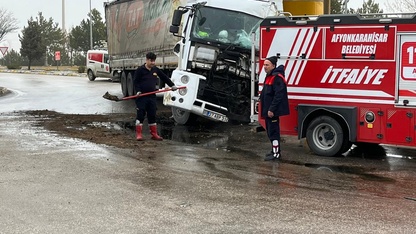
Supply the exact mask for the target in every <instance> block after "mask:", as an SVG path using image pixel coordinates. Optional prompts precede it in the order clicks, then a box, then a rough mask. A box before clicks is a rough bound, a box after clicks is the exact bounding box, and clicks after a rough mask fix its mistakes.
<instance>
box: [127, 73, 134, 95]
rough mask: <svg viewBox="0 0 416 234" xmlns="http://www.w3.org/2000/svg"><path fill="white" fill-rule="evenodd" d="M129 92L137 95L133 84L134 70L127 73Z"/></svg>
mask: <svg viewBox="0 0 416 234" xmlns="http://www.w3.org/2000/svg"><path fill="white" fill-rule="evenodd" d="M127 92H128V95H135V92H134V84H133V72H129V74H127Z"/></svg>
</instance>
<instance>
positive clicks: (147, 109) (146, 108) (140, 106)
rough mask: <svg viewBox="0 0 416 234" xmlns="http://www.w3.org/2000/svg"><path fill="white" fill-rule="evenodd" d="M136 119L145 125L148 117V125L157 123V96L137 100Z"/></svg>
mask: <svg viewBox="0 0 416 234" xmlns="http://www.w3.org/2000/svg"><path fill="white" fill-rule="evenodd" d="M136 109H137V116H136V119H137V120H139V121H140V123H143V121H144V118H145V117H146V115H147V122H148V124H154V123H156V110H157V104H156V95H150V96H144V97H140V98H137V99H136Z"/></svg>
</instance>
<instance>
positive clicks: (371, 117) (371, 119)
mask: <svg viewBox="0 0 416 234" xmlns="http://www.w3.org/2000/svg"><path fill="white" fill-rule="evenodd" d="M374 120H375V116H374V113H373V112H367V113H365V121H367V123H372V122H374Z"/></svg>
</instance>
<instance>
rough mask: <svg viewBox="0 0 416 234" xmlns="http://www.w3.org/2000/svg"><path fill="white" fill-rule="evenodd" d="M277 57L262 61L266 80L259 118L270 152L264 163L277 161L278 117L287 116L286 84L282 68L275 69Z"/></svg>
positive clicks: (261, 97)
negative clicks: (262, 120) (261, 119)
mask: <svg viewBox="0 0 416 234" xmlns="http://www.w3.org/2000/svg"><path fill="white" fill-rule="evenodd" d="M276 64H277V57H276V56H272V57H270V58H267V59H266V60H265V61H264V71H265V72H266V79H265V81H264V85H263V90H262V91H261V95H260V105H261V117H262V118H264V119H265V122H266V131H267V136H268V137H269V140H270V142H271V144H272V150H271V152H270V153H267V154H266V157H265V159H264V160H265V161H269V160H275V159H279V158H280V156H281V154H280V120H279V117H280V116H283V115H288V114H289V100H288V96H287V84H286V79H285V77H284V75H285V72H284V66H283V65H280V66H278V67H276Z"/></svg>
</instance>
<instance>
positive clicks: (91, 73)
mask: <svg viewBox="0 0 416 234" xmlns="http://www.w3.org/2000/svg"><path fill="white" fill-rule="evenodd" d="M88 79H89V80H90V81H94V80H95V76H94V73H93V72H92V70H88Z"/></svg>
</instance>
